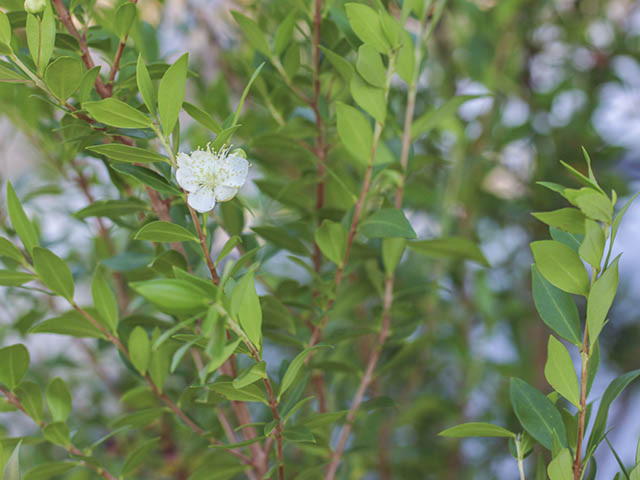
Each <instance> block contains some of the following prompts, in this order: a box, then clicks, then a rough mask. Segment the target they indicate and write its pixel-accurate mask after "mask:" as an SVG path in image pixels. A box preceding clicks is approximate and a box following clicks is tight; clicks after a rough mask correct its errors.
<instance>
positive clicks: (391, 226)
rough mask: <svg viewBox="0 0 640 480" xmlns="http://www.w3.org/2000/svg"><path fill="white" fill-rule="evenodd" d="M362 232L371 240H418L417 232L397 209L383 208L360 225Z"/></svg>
mask: <svg viewBox="0 0 640 480" xmlns="http://www.w3.org/2000/svg"><path fill="white" fill-rule="evenodd" d="M360 232H361V233H363V234H365V235H366V236H367V237H369V238H389V237H402V238H416V232H415V231H414V230H413V227H412V226H411V224H410V223H409V220H407V217H405V216H404V213H403V211H402V210H398V209H397V208H383V209H381V210H378V211H376V212H374V213H373V214H371V215H369V216H368V217H367V218H365V219H364V220H363V221H362V223H361V224H360Z"/></svg>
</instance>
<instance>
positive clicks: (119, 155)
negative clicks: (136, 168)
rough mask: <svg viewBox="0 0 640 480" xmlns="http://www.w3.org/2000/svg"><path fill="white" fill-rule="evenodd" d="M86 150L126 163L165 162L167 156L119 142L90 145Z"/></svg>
mask: <svg viewBox="0 0 640 480" xmlns="http://www.w3.org/2000/svg"><path fill="white" fill-rule="evenodd" d="M87 150H89V151H91V152H93V153H97V154H98V155H104V156H105V157H108V158H110V159H111V160H115V161H117V162H127V163H154V162H166V161H167V157H165V156H163V155H160V154H159V153H155V152H152V151H150V150H145V149H143V148H138V147H130V146H129V145H121V144H119V143H108V144H105V145H92V146H90V147H87Z"/></svg>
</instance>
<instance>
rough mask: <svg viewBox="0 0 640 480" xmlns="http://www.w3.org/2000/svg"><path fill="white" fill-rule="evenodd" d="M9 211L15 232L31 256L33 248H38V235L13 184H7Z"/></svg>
mask: <svg viewBox="0 0 640 480" xmlns="http://www.w3.org/2000/svg"><path fill="white" fill-rule="evenodd" d="M7 210H8V212H9V218H10V219H11V224H12V225H13V228H14V230H15V231H16V233H17V234H18V236H19V237H20V240H22V244H23V245H24V248H25V249H26V250H27V252H29V254H31V253H32V252H33V248H34V247H36V246H38V234H37V233H36V229H35V228H34V226H33V224H32V223H31V222H30V221H29V219H28V218H27V215H26V213H24V209H23V208H22V204H21V203H20V200H19V199H18V196H17V195H16V191H15V190H14V189H13V186H12V185H11V182H7Z"/></svg>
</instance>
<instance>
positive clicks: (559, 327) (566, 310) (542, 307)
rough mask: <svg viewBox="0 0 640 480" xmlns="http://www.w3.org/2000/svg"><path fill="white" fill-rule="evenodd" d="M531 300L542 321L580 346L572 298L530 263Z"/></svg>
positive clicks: (576, 316) (578, 322)
mask: <svg viewBox="0 0 640 480" xmlns="http://www.w3.org/2000/svg"><path fill="white" fill-rule="evenodd" d="M531 283H532V287H533V301H534V303H535V305H536V309H537V310H538V313H539V314H540V318H542V321H543V322H544V323H545V324H546V325H547V326H548V327H549V328H550V329H552V330H553V331H554V332H556V333H557V334H558V335H560V336H561V337H562V338H564V339H565V340H568V341H570V342H571V343H573V344H574V345H577V346H581V345H582V339H581V335H580V317H579V315H578V308H577V307H576V304H575V302H574V301H573V298H571V295H569V294H568V293H565V292H563V291H562V290H560V289H559V288H556V287H554V286H553V285H552V284H551V283H550V282H549V281H548V280H547V279H545V278H544V277H543V276H542V274H541V273H540V270H538V267H536V265H535V264H534V265H531Z"/></svg>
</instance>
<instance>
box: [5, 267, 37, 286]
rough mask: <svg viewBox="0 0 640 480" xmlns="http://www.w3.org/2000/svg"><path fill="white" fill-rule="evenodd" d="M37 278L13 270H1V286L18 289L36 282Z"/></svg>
mask: <svg viewBox="0 0 640 480" xmlns="http://www.w3.org/2000/svg"><path fill="white" fill-rule="evenodd" d="M35 278H36V277H35V276H33V275H31V274H30V273H24V272H14V271H12V270H0V286H3V287H18V286H20V285H22V284H24V283H27V282H30V281H31V280H34V279H35Z"/></svg>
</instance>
